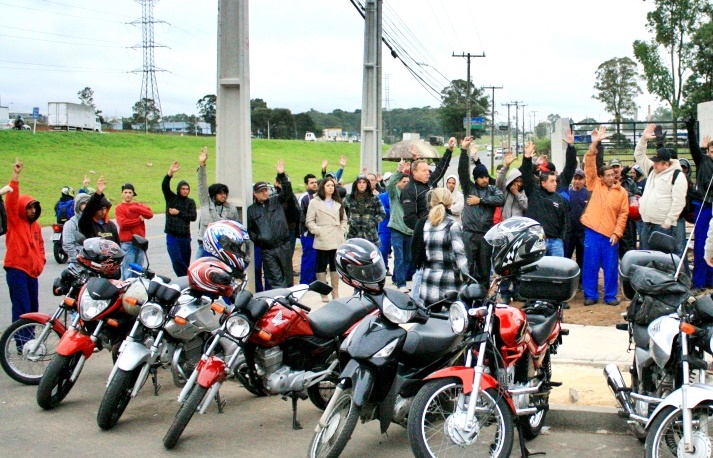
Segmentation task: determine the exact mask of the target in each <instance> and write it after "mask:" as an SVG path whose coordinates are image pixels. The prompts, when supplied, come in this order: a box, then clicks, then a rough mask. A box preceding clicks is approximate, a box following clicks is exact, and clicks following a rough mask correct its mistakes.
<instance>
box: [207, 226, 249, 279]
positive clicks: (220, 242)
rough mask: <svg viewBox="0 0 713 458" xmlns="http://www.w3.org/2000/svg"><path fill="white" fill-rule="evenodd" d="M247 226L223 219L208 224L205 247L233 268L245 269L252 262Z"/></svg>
mask: <svg viewBox="0 0 713 458" xmlns="http://www.w3.org/2000/svg"><path fill="white" fill-rule="evenodd" d="M248 240H250V236H249V235H248V231H246V230H245V227H244V226H243V225H242V224H240V223H238V222H235V221H230V220H222V221H216V222H214V223H211V224H209V225H208V228H207V229H206V230H205V233H204V234H203V248H204V249H205V251H207V252H208V253H210V254H211V255H212V256H214V257H216V258H218V259H220V260H221V261H223V262H224V263H226V264H227V265H229V266H230V267H232V268H233V269H240V270H245V269H246V268H247V267H248V264H250V256H249V255H248V253H247V242H248Z"/></svg>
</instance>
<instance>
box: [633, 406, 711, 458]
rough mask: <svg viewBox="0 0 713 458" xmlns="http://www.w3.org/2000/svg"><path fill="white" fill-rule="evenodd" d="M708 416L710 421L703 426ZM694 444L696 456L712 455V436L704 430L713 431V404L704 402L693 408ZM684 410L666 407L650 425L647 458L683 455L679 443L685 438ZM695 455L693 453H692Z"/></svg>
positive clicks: (647, 439) (647, 437)
mask: <svg viewBox="0 0 713 458" xmlns="http://www.w3.org/2000/svg"><path fill="white" fill-rule="evenodd" d="M701 417H703V418H707V419H708V423H707V424H706V425H705V426H701V423H702V422H703V420H702V418H701ZM692 419H693V446H694V447H695V449H696V454H695V455H696V456H711V453H712V450H711V440H712V439H713V438H711V437H710V436H709V435H707V434H706V433H705V432H704V431H713V404H711V403H710V402H704V403H701V404H699V405H697V406H696V407H694V408H693V412H692ZM682 422H683V412H682V411H681V409H677V408H674V407H673V406H667V407H664V408H663V409H662V410H661V411H660V412H659V413H658V415H657V416H656V418H654V420H653V421H652V422H651V424H650V425H649V428H648V430H649V432H648V435H647V436H646V453H645V455H644V456H646V457H647V458H659V457H661V456H683V455H686V453H684V452H683V450H681V453H678V452H679V449H678V447H679V443H680V442H681V440H682V439H683V426H682ZM691 456H693V455H691Z"/></svg>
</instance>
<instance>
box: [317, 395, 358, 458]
mask: <svg viewBox="0 0 713 458" xmlns="http://www.w3.org/2000/svg"><path fill="white" fill-rule="evenodd" d="M353 397H354V396H353V393H352V390H351V388H349V389H346V390H344V391H343V392H342V394H341V395H340V396H339V399H337V401H336V403H335V405H334V410H332V413H331V415H330V416H329V418H327V421H326V426H325V427H324V428H322V430H321V431H319V432H318V433H315V434H314V436H313V437H312V443H311V444H310V446H309V453H308V457H309V458H337V457H338V456H339V455H341V453H342V451H344V447H346V446H347V442H349V439H351V437H352V433H353V432H354V428H356V424H357V420H359V415H361V408H360V407H357V406H355V405H354V403H353V402H352V401H353Z"/></svg>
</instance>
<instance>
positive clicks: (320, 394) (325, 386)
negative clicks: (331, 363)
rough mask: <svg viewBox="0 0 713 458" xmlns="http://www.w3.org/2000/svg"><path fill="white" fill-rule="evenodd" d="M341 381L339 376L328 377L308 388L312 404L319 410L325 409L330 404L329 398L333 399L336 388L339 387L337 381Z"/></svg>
mask: <svg viewBox="0 0 713 458" xmlns="http://www.w3.org/2000/svg"><path fill="white" fill-rule="evenodd" d="M338 382H339V380H338V378H337V376H335V377H327V378H326V379H324V380H322V381H321V382H319V383H315V384H314V385H312V386H310V387H309V388H307V396H309V400H310V401H312V404H314V406H315V407H316V408H318V409H319V410H324V409H326V408H327V404H329V400H330V399H332V395H333V394H334V390H335V389H336V388H337V383H338Z"/></svg>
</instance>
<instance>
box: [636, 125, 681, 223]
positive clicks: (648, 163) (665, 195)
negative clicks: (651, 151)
mask: <svg viewBox="0 0 713 458" xmlns="http://www.w3.org/2000/svg"><path fill="white" fill-rule="evenodd" d="M646 145H647V141H646V140H644V139H643V138H642V139H641V140H639V143H638V144H637V145H636V149H635V150H634V158H635V159H636V164H637V165H638V166H639V167H640V168H641V170H642V172H643V173H644V175H645V176H647V179H646V188H644V194H643V195H642V196H641V199H639V212H640V213H641V219H642V220H643V221H644V222H645V223H652V224H660V225H666V226H669V227H674V226H676V223H677V222H678V218H679V216H680V215H681V212H682V211H683V207H684V206H685V205H686V192H687V191H688V181H687V180H686V176H685V174H684V173H679V174H678V175H679V176H678V177H677V178H676V182H675V183H671V181H673V174H674V172H675V171H676V170H681V164H680V163H679V162H678V159H671V166H670V167H669V168H667V169H666V170H664V171H663V172H661V173H657V172H656V170H654V169H653V166H654V163H653V161H652V160H651V159H649V158H648V157H646ZM649 171H650V173H649Z"/></svg>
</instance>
